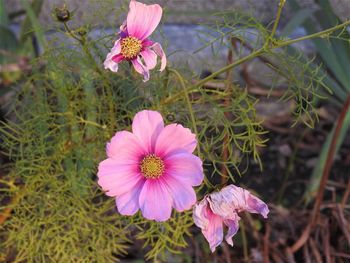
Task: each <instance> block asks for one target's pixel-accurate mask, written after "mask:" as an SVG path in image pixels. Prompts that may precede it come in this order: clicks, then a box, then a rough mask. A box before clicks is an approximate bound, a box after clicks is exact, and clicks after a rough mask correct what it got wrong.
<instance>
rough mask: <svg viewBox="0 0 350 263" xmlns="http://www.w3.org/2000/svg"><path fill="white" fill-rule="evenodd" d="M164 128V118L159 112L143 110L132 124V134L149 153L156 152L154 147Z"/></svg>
mask: <svg viewBox="0 0 350 263" xmlns="http://www.w3.org/2000/svg"><path fill="white" fill-rule="evenodd" d="M163 128H164V122H163V117H162V115H160V113H159V112H157V111H151V110H143V111H140V112H138V113H137V114H136V115H135V117H134V119H133V122H132V132H133V134H135V135H136V137H137V138H139V140H140V141H141V142H142V143H143V146H144V148H145V149H147V151H148V152H152V151H153V150H154V145H155V142H156V140H157V137H158V136H159V134H160V132H161V131H162V130H163Z"/></svg>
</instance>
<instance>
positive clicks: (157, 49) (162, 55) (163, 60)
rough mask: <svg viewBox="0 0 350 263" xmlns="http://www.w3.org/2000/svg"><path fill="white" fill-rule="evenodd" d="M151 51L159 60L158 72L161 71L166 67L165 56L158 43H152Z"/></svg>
mask: <svg viewBox="0 0 350 263" xmlns="http://www.w3.org/2000/svg"><path fill="white" fill-rule="evenodd" d="M151 49H153V50H154V52H156V54H157V55H158V56H159V57H160V59H161V64H160V69H159V71H163V70H164V69H165V67H166V62H167V60H166V55H165V53H164V51H163V48H162V46H161V45H160V44H159V43H157V42H156V43H154V44H153V45H152V46H151Z"/></svg>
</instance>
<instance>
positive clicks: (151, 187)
mask: <svg viewBox="0 0 350 263" xmlns="http://www.w3.org/2000/svg"><path fill="white" fill-rule="evenodd" d="M139 204H140V209H141V211H142V215H143V216H144V217H145V218H147V219H150V220H156V221H158V222H162V221H166V220H168V219H169V218H170V215H171V204H172V199H171V196H170V195H169V193H168V190H167V189H166V186H165V185H164V183H163V182H162V180H152V179H149V180H146V182H145V184H144V185H143V188H142V190H141V193H140V197H139Z"/></svg>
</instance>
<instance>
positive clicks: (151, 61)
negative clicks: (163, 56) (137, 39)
mask: <svg viewBox="0 0 350 263" xmlns="http://www.w3.org/2000/svg"><path fill="white" fill-rule="evenodd" d="M141 56H142V58H143V60H144V61H145V64H146V67H147V69H149V70H150V69H154V68H155V66H156V65H157V55H156V53H154V51H152V50H150V49H145V50H143V51H142V52H141Z"/></svg>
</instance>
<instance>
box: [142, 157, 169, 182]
mask: <svg viewBox="0 0 350 263" xmlns="http://www.w3.org/2000/svg"><path fill="white" fill-rule="evenodd" d="M140 168H141V172H142V174H143V176H144V177H146V178H147V179H157V178H159V177H160V176H161V175H162V174H163V172H164V162H163V161H162V159H160V158H159V157H158V156H155V155H154V154H150V155H147V156H146V157H145V158H143V160H142V162H141V164H140Z"/></svg>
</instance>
